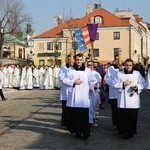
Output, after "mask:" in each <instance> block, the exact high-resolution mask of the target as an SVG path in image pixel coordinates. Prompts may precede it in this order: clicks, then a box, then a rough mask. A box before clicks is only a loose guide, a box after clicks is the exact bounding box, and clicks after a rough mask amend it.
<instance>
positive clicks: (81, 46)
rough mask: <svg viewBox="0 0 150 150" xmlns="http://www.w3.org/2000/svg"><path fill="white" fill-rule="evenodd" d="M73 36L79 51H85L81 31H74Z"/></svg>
mask: <svg viewBox="0 0 150 150" xmlns="http://www.w3.org/2000/svg"><path fill="white" fill-rule="evenodd" d="M74 32H75V36H76V41H77V43H78V47H79V49H80V50H81V51H83V50H85V49H87V47H86V43H85V40H84V36H83V34H82V29H80V28H79V29H75V31H74Z"/></svg>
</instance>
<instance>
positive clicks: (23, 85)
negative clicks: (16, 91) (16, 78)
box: [20, 65, 27, 90]
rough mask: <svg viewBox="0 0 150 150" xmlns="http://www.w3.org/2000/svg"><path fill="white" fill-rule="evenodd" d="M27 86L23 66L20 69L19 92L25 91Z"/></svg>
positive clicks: (25, 72) (24, 67)
mask: <svg viewBox="0 0 150 150" xmlns="http://www.w3.org/2000/svg"><path fill="white" fill-rule="evenodd" d="M26 86H27V71H26V66H25V65H24V66H23V67H22V69H21V79H20V90H25V89H26Z"/></svg>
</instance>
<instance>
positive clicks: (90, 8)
mask: <svg viewBox="0 0 150 150" xmlns="http://www.w3.org/2000/svg"><path fill="white" fill-rule="evenodd" d="M91 12H92V6H91V4H87V14H89V13H91Z"/></svg>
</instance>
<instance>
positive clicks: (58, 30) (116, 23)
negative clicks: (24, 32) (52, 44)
mask: <svg viewBox="0 0 150 150" xmlns="http://www.w3.org/2000/svg"><path fill="white" fill-rule="evenodd" d="M95 16H101V17H102V20H103V21H102V23H101V24H99V26H100V27H121V26H130V24H129V23H128V22H127V21H124V20H122V19H120V18H118V17H117V16H115V15H113V14H111V13H110V12H108V11H107V10H105V9H103V8H98V9H96V10H94V11H93V12H91V13H89V14H87V15H86V16H84V17H82V18H80V19H70V20H68V21H66V22H64V23H62V24H60V25H58V26H56V27H54V28H52V29H50V30H48V31H46V32H44V33H42V34H40V35H38V36H37V38H49V37H55V38H56V37H62V29H63V28H80V27H83V26H85V25H86V24H87V23H89V21H90V18H91V17H95Z"/></svg>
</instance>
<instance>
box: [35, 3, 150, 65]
mask: <svg viewBox="0 0 150 150" xmlns="http://www.w3.org/2000/svg"><path fill="white" fill-rule="evenodd" d="M89 8H90V9H89ZM91 19H92V21H94V22H95V23H98V30H97V35H96V41H95V42H94V50H93V55H94V58H95V59H97V60H98V61H99V62H101V63H106V62H111V61H113V60H114V59H119V60H118V61H119V63H121V62H123V61H124V60H125V59H127V58H131V59H133V60H134V62H138V61H140V62H143V56H144V55H145V54H146V53H147V38H146V37H147V30H146V28H145V27H144V26H143V25H142V24H141V22H142V18H140V17H139V16H138V15H134V14H133V12H132V11H129V10H128V11H117V12H116V14H112V13H110V12H108V11H107V10H105V9H104V8H101V7H96V8H94V10H92V9H91V7H89V5H88V10H87V14H86V15H85V16H84V17H82V18H79V19H70V20H68V21H65V22H63V23H59V24H57V25H56V26H55V27H53V28H52V29H50V30H48V31H46V32H44V33H42V34H40V35H38V36H37V37H35V38H34V39H33V41H34V46H33V47H34V57H33V60H34V63H35V64H36V65H53V64H54V62H55V61H57V63H58V62H59V64H61V65H64V64H65V58H66V56H67V54H69V53H70V51H74V52H75V53H78V52H79V49H78V48H76V47H75V48H74V47H73V45H74V42H75V35H74V29H76V28H81V27H84V26H85V25H86V24H87V23H90V22H91ZM56 45H57V46H56ZM56 47H57V50H56ZM89 51H90V48H89V49H87V50H86V51H84V56H85V57H88V53H89ZM57 52H58V53H59V55H58V56H56V53H57ZM58 53H57V54H58Z"/></svg>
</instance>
